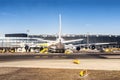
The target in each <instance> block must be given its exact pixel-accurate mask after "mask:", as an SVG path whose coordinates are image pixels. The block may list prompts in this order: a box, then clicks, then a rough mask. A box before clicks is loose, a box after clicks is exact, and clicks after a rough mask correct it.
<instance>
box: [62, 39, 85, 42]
mask: <svg viewBox="0 0 120 80" xmlns="http://www.w3.org/2000/svg"><path fill="white" fill-rule="evenodd" d="M82 40H83V39H74V40H67V41H64V42H63V43H73V42H77V41H82Z"/></svg>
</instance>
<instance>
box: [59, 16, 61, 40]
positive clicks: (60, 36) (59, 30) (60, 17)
mask: <svg viewBox="0 0 120 80" xmlns="http://www.w3.org/2000/svg"><path fill="white" fill-rule="evenodd" d="M59 40H61V14H59Z"/></svg>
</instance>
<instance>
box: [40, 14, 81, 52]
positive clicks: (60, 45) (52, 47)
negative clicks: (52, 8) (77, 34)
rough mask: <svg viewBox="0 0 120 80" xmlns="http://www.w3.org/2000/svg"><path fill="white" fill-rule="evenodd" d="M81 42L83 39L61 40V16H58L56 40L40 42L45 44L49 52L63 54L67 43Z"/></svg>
mask: <svg viewBox="0 0 120 80" xmlns="http://www.w3.org/2000/svg"><path fill="white" fill-rule="evenodd" d="M82 40H83V39H75V40H64V39H63V38H62V31H61V14H59V34H58V38H57V39H56V40H55V41H51V40H41V41H44V42H47V44H48V48H49V51H50V52H57V53H64V51H65V50H66V49H67V47H66V46H65V45H66V44H67V43H72V42H76V41H82Z"/></svg>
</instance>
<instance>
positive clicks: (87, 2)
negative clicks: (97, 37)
mask: <svg viewBox="0 0 120 80" xmlns="http://www.w3.org/2000/svg"><path fill="white" fill-rule="evenodd" d="M59 14H61V16H62V33H63V34H86V33H89V34H113V35H120V1H119V0H0V35H1V34H6V33H7V34H8V33H28V34H37V35H38V34H57V33H58V31H59Z"/></svg>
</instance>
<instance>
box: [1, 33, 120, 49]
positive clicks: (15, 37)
mask: <svg viewBox="0 0 120 80" xmlns="http://www.w3.org/2000/svg"><path fill="white" fill-rule="evenodd" d="M41 38H42V39H45V40H56V38H58V36H57V35H48V34H40V35H28V34H26V33H17V34H16V33H15V34H5V37H4V38H2V37H1V38H0V45H1V47H10V46H11V45H12V44H15V45H16V44H17V43H25V44H28V43H29V44H31V45H32V44H39V43H42V41H40V40H39V39H41ZM62 38H63V39H64V40H74V39H83V40H82V41H78V42H75V43H70V44H75V45H77V44H79V45H78V46H79V47H80V48H88V47H89V48H91V49H92V48H96V49H100V48H120V35H86V34H85V35H81V34H80V35H77V34H67V35H63V36H62ZM96 43H101V45H97V44H96ZM102 43H110V44H102ZM9 44H10V45H9ZM82 44H86V45H84V46H82ZM89 44H92V45H89ZM16 47H19V46H16Z"/></svg>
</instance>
